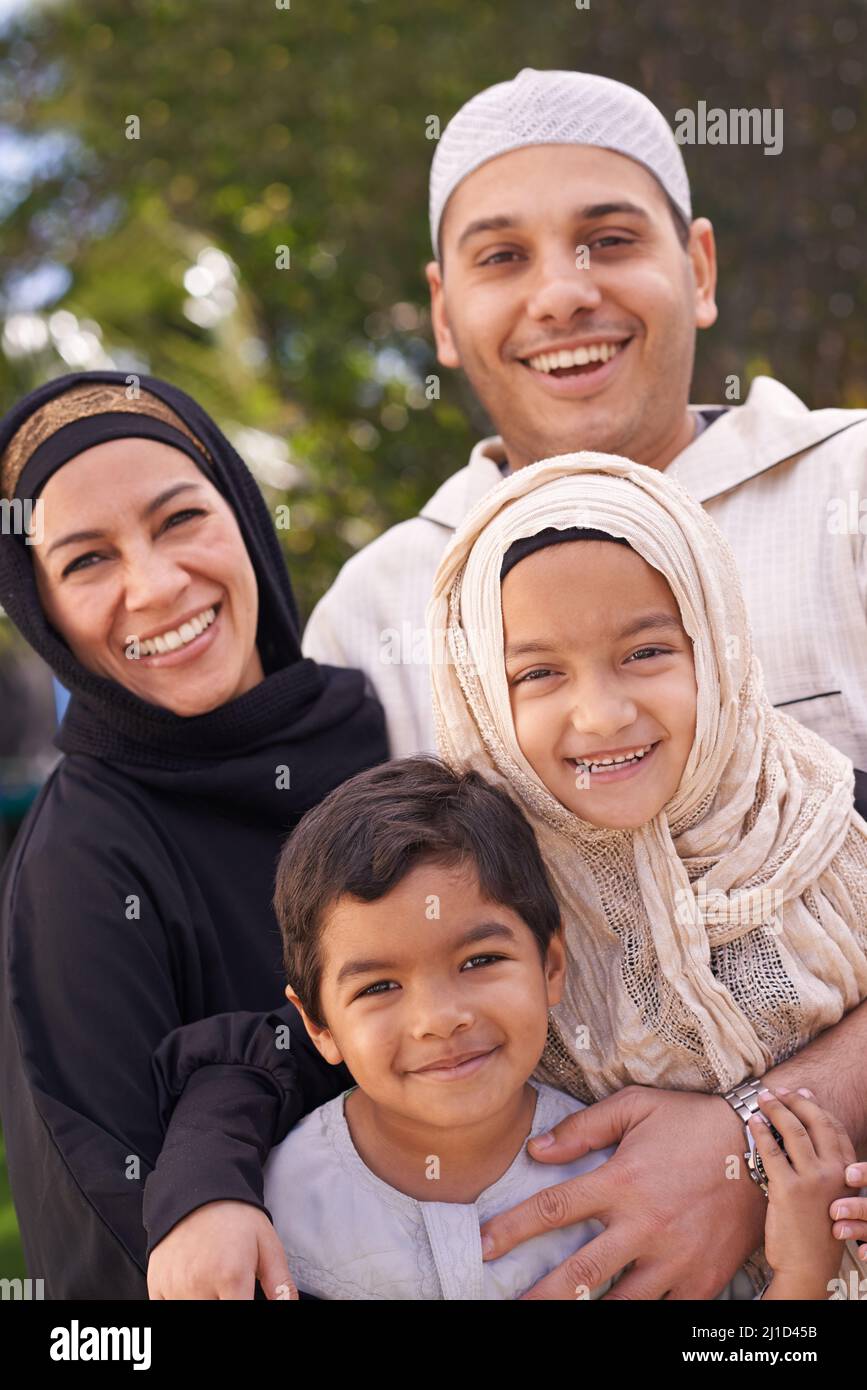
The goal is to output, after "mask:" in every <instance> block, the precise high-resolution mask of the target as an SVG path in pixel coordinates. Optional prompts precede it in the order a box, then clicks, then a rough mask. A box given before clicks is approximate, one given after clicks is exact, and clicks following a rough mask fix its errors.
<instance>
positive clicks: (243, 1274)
mask: <svg viewBox="0 0 867 1390" xmlns="http://www.w3.org/2000/svg"><path fill="white" fill-rule="evenodd" d="M257 1279H258V1280H259V1283H260V1284H261V1285H262V1288H263V1289H264V1291H265V1294H266V1297H268V1298H269V1299H273V1300H281V1299H297V1297H298V1290H297V1289H296V1287H295V1285H294V1283H293V1282H292V1276H291V1275H290V1273H289V1265H288V1264H287V1262H286V1252H285V1250H284V1249H283V1246H282V1244H281V1243H280V1240H279V1238H278V1236H277V1232H276V1231H275V1230H274V1227H273V1226H272V1225H271V1222H270V1221H269V1220H268V1218H267V1216H266V1215H265V1213H264V1212H263V1211H260V1210H259V1208H258V1207H254V1206H252V1205H251V1204H250V1203H249V1202H208V1203H206V1204H205V1206H203V1207H197V1208H196V1210H195V1211H191V1212H190V1214H189V1216H185V1217H184V1219H183V1221H179V1222H178V1224H177V1225H176V1226H173V1227H172V1229H171V1230H170V1231H169V1233H168V1235H167V1236H165V1237H164V1238H163V1239H162V1240H161V1241H160V1243H159V1245H157V1246H155V1247H154V1250H153V1253H152V1255H151V1257H150V1260H149V1261H148V1296H149V1298H151V1299H243V1298H252V1297H253V1294H254V1292H255V1284H256V1280H257Z"/></svg>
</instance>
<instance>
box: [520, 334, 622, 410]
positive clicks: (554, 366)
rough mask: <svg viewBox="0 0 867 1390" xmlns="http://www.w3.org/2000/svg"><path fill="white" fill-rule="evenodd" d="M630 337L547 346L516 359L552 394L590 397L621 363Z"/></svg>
mask: <svg viewBox="0 0 867 1390" xmlns="http://www.w3.org/2000/svg"><path fill="white" fill-rule="evenodd" d="M631 342H632V338H624V339H622V340H617V339H604V340H602V339H600V340H597V341H596V342H594V343H588V344H586V345H585V344H581V345H578V346H576V347H571V348H556V349H549V350H548V351H547V352H540V353H534V354H533V355H532V356H531V357H519V358H518V359H517V360H518V362H519V363H520V364H521V366H522V367H524V368H525V369H526V371H528V372H529V373H530V374H531V375H532V377H533V379H534V380H535V381H537V382H538V384H539V385H540V387H541V388H542V390H544V391H546V392H547V393H549V394H551V395H554V396H566V397H572V398H574V397H581V396H590V395H593V393H594V392H596V391H598V390H599V389H600V387H602V386H605V385H606V384H607V383H608V382H609V381H610V380H611V378H612V377H613V376H614V375H615V373H616V372H618V371H619V370H620V368H621V366H622V364H623V358H624V356H625V355H626V353H627V351H628V349H629V345H630V344H631Z"/></svg>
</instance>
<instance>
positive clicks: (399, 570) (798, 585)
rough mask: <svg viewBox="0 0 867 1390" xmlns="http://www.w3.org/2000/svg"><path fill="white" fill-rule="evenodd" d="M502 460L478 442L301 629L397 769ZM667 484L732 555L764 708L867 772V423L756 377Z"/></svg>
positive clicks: (495, 443) (420, 729)
mask: <svg viewBox="0 0 867 1390" xmlns="http://www.w3.org/2000/svg"><path fill="white" fill-rule="evenodd" d="M707 408H708V407H707V406H704V407H702V406H692V407H690V409H691V411H692V412H693V413H694V414H695V413H696V412H698V411H699V410H701V409H707ZM575 447H576V449H579V448H580V447H581V445H580V441H579V440H576V441H575ZM503 460H504V454H503V448H502V441H501V440H499V439H497V438H491V439H483V440H481V441H480V443H479V444H477V445H476V447H475V448H474V449H473V452H472V455H471V458H470V462H469V464H468V466H467V467H466V468H462V469H461V470H460V471H459V472H458V473H455V474H454V475H453V476H452V477H451V478H448V479H447V480H446V482H444V483H443V485H442V486H441V487H440V488H439V489H438V490H437V492H436V493H434V495H433V497H432V498H431V499H430V501H429V502H428V503H427V504H426V506H425V507H423V509H422V511H421V513H420V514H419V515H418V516H416V517H413V518H412V519H411V520H409V521H404V522H401V523H400V524H399V525H398V526H393V527H392V528H391V529H390V530H388V531H386V532H385V534H384V535H382V536H380V537H379V538H378V539H377V540H375V541H372V542H371V544H370V545H368V546H366V547H365V548H364V549H363V550H361V551H359V552H358V554H357V555H354V556H353V557H352V558H351V559H350V560H348V561H347V562H346V564H345V565H344V566H343V569H342V570H341V571H340V574H339V575H338V576H337V579H336V580H335V582H334V584H333V585H332V586H331V588H330V589H329V590H328V592H327V593H326V594H325V595H324V597H323V598H322V599H321V600H320V602H319V603H318V604H317V605H316V608H315V609H314V610H313V613H312V615H311V617H310V621H309V623H308V624H307V629H306V631H305V633H304V641H303V649H304V654H305V655H306V656H309V657H312V658H313V659H314V660H316V661H320V662H323V663H326V664H330V665H333V666H354V667H357V668H359V669H361V670H362V671H364V672H365V674H366V675H367V677H368V679H369V681H370V683H371V685H372V686H373V689H374V691H375V692H376V694H377V695H378V696H379V699H380V700H381V701H382V704H383V706H384V708H385V715H386V721H387V725H388V734H389V740H390V744H391V753H392V756H393V757H404V756H406V755H408V754H411V753H420V752H429V753H433V752H436V740H435V736H434V729H433V715H432V712H431V701H430V679H429V669H428V664H427V661H426V646H425V609H426V607H427V603H428V600H429V598H430V592H431V588H432V585H433V577H434V574H435V573H436V569H437V566H438V564H439V561H440V558H441V556H442V554H443V551H444V550H445V548H446V545H447V544H448V542H449V541H450V539H451V537H452V534H453V532H454V530H455V528H456V527H457V526H459V525H460V523H461V522H462V521H463V519H464V517H465V516H466V515H467V513H468V512H469V510H470V508H471V507H472V506H473V505H474V504H475V503H476V502H477V501H478V500H479V499H480V498H481V497H483V496H484V494H485V493H486V492H488V491H489V490H490V488H492V487H494V486H495V485H496V484H497V483H498V482H500V481H501V480H502V476H503V475H502V473H501V471H500V466H499V465H500V463H501V462H503ZM667 472H668V474H669V475H670V476H671V477H673V478H676V479H677V480H678V482H680V483H681V484H682V485H683V486H684V487H685V488H686V489H687V490H688V491H689V492H690V493H692V495H693V496H694V497H695V498H696V499H697V500H698V501H699V502H702V503H703V504H704V506H705V507H706V509H707V511H708V512H709V514H710V515H711V516H712V517H713V519H714V521H715V522H716V523H717V525H718V526H719V528H720V530H721V531H722V533H723V535H724V536H725V537H726V539H727V540H728V542H729V544H730V545H731V547H732V550H733V551H734V554H735V559H736V561H737V565H738V570H739V572H740V576H741V582H742V584H743V587H744V597H745V600H746V604H747V611H748V613H749V617H750V622H751V625H752V629H753V637H754V641H755V648H756V652H757V654H758V656H759V659H760V661H761V663H762V667H763V669H764V673H765V685H766V688H767V692H768V697H769V699H770V701H771V703H772V704H774V705H777V706H779V707H782V708H783V709H785V712H786V713H787V714H790V715H793V716H794V717H795V718H796V719H799V720H800V721H801V722H802V723H803V724H806V725H807V727H808V728H811V729H814V730H815V732H816V733H818V734H821V735H822V737H823V738H826V739H827V740H828V741H829V743H833V744H834V745H835V746H836V747H837V748H839V749H840V750H841V752H843V753H845V754H846V755H847V756H848V757H850V758H851V759H852V760H853V762H854V764H855V766H856V767H860V768H867V410H834V409H828V410H808V409H807V407H806V406H805V405H804V404H803V403H802V402H801V401H799V400H798V398H797V396H795V395H793V394H792V392H791V391H789V390H787V388H786V387H785V386H783V385H782V384H781V383H780V382H778V381H773V380H771V379H770V378H769V377H757V378H756V380H755V381H754V382H753V383H752V386H751V389H750V393H749V396H748V398H747V400H746V401H745V403H744V404H743V405H741V406H733V407H732V408H731V409H730V410H728V411H727V412H726V414H725V415H723V416H722V417H721V418H720V419H718V420H716V421H715V422H714V423H713V424H712V425H711V426H710V427H709V428H707V429H705V430H703V431H702V432H701V433H700V434H699V435H698V436H697V437H696V438H695V439H694V440H693V442H692V443H691V444H690V445H689V446H688V447H687V448H686V449H684V450H683V452H682V453H681V454H679V455H678V456H677V458H675V459H674V460H673V461H672V463H671V464H670V465H669V467H668V469H667ZM853 499H854V502H853ZM862 504H863V509H862ZM835 528H836V529H835ZM841 528H842V529H841Z"/></svg>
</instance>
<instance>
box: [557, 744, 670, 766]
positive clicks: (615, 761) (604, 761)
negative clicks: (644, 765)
mask: <svg viewBox="0 0 867 1390" xmlns="http://www.w3.org/2000/svg"><path fill="white" fill-rule="evenodd" d="M655 747H656V744H655V743H648V744H646V745H645V746H644V748H638V749H636V751H635V752H634V753H627V754H625V755H624V756H623V757H620V758H600V759H599V761H598V762H596V763H583V762H580V761H579V760H578V759H577V758H570V759H569V761H570V762H571V763H574V765H575V767H577V768H578V769H579V770H581V771H587V772H591V773H592V772H603V771H604V770H605V768H606V767H621V766H623V765H624V764H626V763H638V762H641V759H642V758H643V757H644V756H645V754H646V753H649V752H650V750H651V748H655Z"/></svg>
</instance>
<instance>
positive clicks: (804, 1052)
mask: <svg viewBox="0 0 867 1390" xmlns="http://www.w3.org/2000/svg"><path fill="white" fill-rule="evenodd" d="M764 1081H765V1084H766V1085H768V1086H770V1087H771V1088H773V1087H774V1086H787V1087H788V1088H789V1090H797V1089H798V1087H799V1086H803V1087H806V1088H807V1089H808V1090H810V1091H812V1092H813V1094H814V1095H815V1097H816V1100H817V1101H818V1102H819V1104H820V1105H821V1106H822V1108H823V1109H825V1110H830V1111H831V1113H832V1114H833V1115H836V1116H837V1118H838V1119H839V1120H841V1121H842V1123H843V1126H844V1127H845V1129H846V1130H847V1131H848V1133H849V1137H850V1139H851V1140H852V1143H853V1144H854V1146H855V1152H856V1154H857V1155H858V1158H859V1159H864V1158H867V1000H864V1001H863V1002H862V1003H860V1004H858V1005H856V1007H855V1008H854V1009H851V1010H850V1011H849V1013H848V1014H846V1017H845V1018H841V1019H840V1022H839V1023H835V1024H834V1025H833V1027H832V1028H826V1029H825V1032H824V1033H820V1034H819V1036H818V1037H817V1038H813V1040H812V1042H809V1043H807V1044H806V1045H805V1046H804V1047H802V1048H801V1051H800V1052H796V1053H795V1054H794V1056H792V1057H790V1058H788V1060H787V1061H785V1062H780V1063H779V1064H778V1065H777V1066H775V1067H772V1068H771V1070H770V1071H768V1072H766V1073H765V1076H764Z"/></svg>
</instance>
